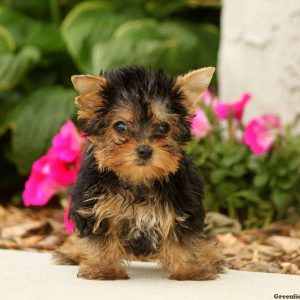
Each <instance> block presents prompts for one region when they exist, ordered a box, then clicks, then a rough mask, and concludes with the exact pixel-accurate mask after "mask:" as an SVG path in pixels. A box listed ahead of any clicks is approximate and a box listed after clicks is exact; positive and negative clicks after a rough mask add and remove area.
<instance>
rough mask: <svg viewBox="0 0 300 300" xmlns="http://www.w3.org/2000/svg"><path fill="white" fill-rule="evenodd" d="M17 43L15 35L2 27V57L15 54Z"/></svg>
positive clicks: (0, 47)
mask: <svg viewBox="0 0 300 300" xmlns="http://www.w3.org/2000/svg"><path fill="white" fill-rule="evenodd" d="M15 48H16V43H15V40H14V37H13V35H12V34H11V33H10V32H9V31H8V30H7V29H6V28H4V27H3V26H0V55H1V53H11V52H14V51H15Z"/></svg>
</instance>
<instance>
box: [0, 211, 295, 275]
mask: <svg viewBox="0 0 300 300" xmlns="http://www.w3.org/2000/svg"><path fill="white" fill-rule="evenodd" d="M207 222H208V223H209V225H208V229H207V230H208V233H209V234H210V235H211V236H213V238H214V239H216V240H217V241H218V242H219V246H220V251H222V253H223V254H224V256H225V257H226V260H227V264H228V267H229V268H231V269H236V270H245V271H254V272H270V273H284V274H297V275H300V222H299V223H297V224H288V223H286V222H276V223H273V224H271V225H270V226H269V227H267V228H263V229H259V228H256V229H251V230H244V231H241V229H240V225H239V224H238V222H236V221H233V220H231V219H229V218H228V217H226V216H223V215H220V214H216V213H209V214H208V216H207ZM66 237H67V234H66V232H65V231H64V226H63V211H62V210H61V209H55V208H39V209H37V208H33V209H32V208H17V207H13V206H8V207H3V206H1V205H0V249H18V250H33V251H53V250H55V249H56V248H57V247H58V246H59V245H61V244H62V243H63V241H64V240H65V239H66Z"/></svg>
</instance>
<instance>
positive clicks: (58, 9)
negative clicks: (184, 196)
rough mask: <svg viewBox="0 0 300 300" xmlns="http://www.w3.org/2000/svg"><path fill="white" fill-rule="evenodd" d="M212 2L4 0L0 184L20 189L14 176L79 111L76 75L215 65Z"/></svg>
mask: <svg viewBox="0 0 300 300" xmlns="http://www.w3.org/2000/svg"><path fill="white" fill-rule="evenodd" d="M207 2H208V1H207V0H206V1H204V0H197V1H195V0H194V1H189V0H172V1H169V0H167V1H161V0H134V1H128V0H124V1H119V0H111V1H80V0H66V1H58V0H46V1H40V0H26V1H23V0H0V156H1V173H0V189H3V188H4V186H5V190H6V191H7V190H9V189H10V192H8V195H10V196H13V194H14V193H15V192H19V190H16V188H15V185H14V182H16V180H19V179H20V178H21V176H23V175H27V174H28V172H29V171H30V167H31V164H32V162H33V161H34V160H36V159H37V158H38V157H39V156H41V155H42V154H43V153H45V151H46V150H47V148H48V146H49V143H50V141H51V139H52V137H53V135H54V134H55V133H56V132H57V131H58V129H59V127H60V126H61V125H62V123H64V122H65V120H66V119H67V118H73V117H74V109H75V107H74V104H73V102H74V97H75V92H74V91H73V90H72V89H71V83H70V76H71V75H73V74H76V73H77V74H78V73H91V74H98V73H99V72H100V71H101V70H102V69H108V68H113V67H118V66H122V65H125V64H142V65H145V66H151V67H163V68H165V69H166V70H167V71H168V72H169V73H171V74H179V73H183V72H187V71H189V70H190V69H193V68H199V67H202V66H205V65H216V55H217V48H218V39H219V36H218V28H217V27H216V25H218V17H219V7H218V6H215V5H216V1H212V2H211V3H208V4H209V5H210V8H209V9H207V7H206V5H207ZM202 4H204V5H205V6H203V5H202ZM199 16H201V17H199ZM202 16H205V18H202ZM199 20H200V21H199ZM9 182H10V184H11V187H9ZM6 194H7V193H6ZM0 199H2V193H1V198H0Z"/></svg>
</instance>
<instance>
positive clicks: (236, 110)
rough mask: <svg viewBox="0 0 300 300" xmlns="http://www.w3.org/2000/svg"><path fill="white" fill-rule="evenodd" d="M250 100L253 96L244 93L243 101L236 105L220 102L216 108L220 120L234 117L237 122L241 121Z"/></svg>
mask: <svg viewBox="0 0 300 300" xmlns="http://www.w3.org/2000/svg"><path fill="white" fill-rule="evenodd" d="M250 98H251V95H250V94H249V93H244V94H243V95H242V97H241V99H239V100H238V101H236V102H234V103H227V102H220V103H218V104H217V106H216V108H215V113H216V115H217V117H218V118H219V119H220V120H222V119H228V118H229V117H232V118H233V119H235V120H237V121H241V120H242V117H243V114H244V109H245V106H246V104H247V103H248V101H249V100H250Z"/></svg>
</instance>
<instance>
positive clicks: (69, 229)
mask: <svg viewBox="0 0 300 300" xmlns="http://www.w3.org/2000/svg"><path fill="white" fill-rule="evenodd" d="M71 202H72V199H71V197H68V199H67V207H66V210H65V213H64V223H65V230H66V231H67V232H68V233H73V232H74V230H75V224H74V221H73V220H72V219H70V218H69V212H70V207H71Z"/></svg>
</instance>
